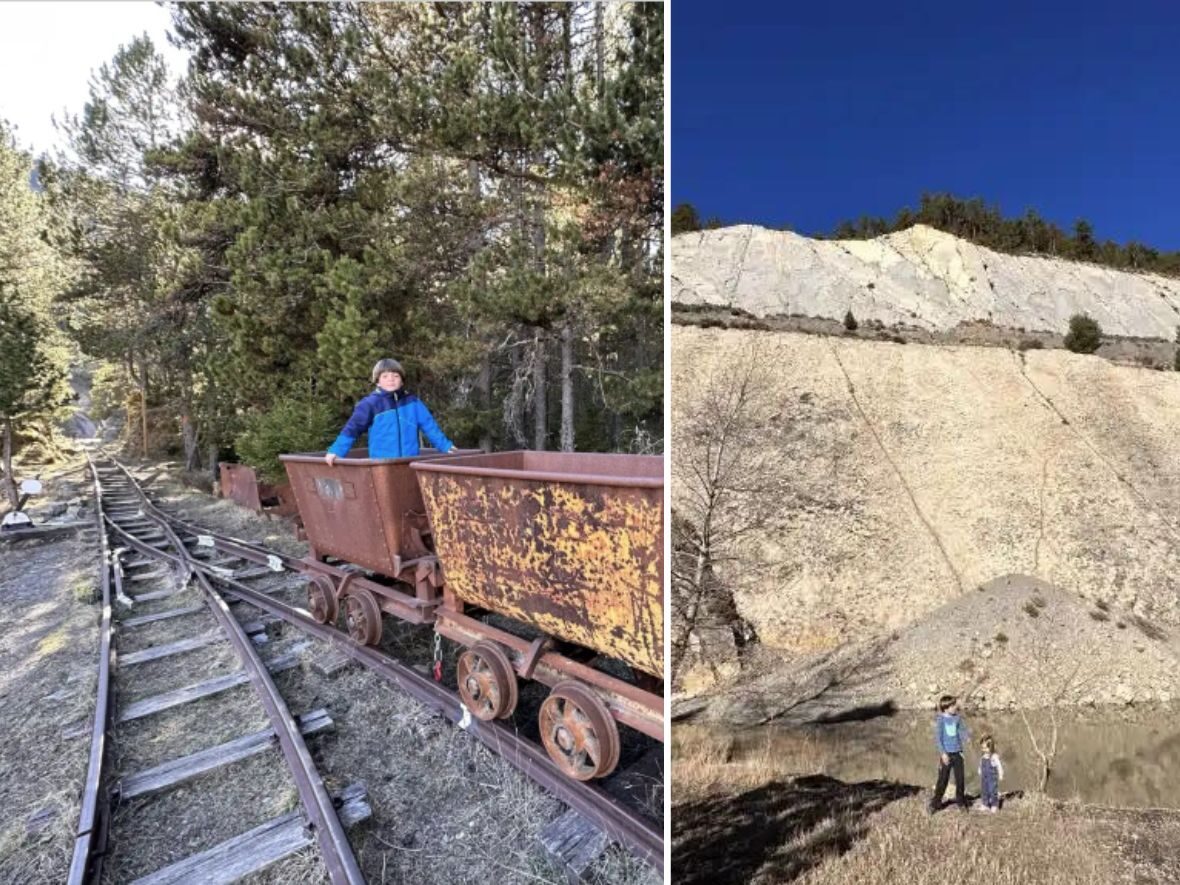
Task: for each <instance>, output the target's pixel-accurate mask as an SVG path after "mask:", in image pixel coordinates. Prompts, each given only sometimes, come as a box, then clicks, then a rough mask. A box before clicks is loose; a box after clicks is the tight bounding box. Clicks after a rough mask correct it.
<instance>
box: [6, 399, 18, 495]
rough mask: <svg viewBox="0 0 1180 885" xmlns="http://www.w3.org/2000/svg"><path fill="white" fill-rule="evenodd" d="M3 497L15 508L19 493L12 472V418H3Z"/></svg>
mask: <svg viewBox="0 0 1180 885" xmlns="http://www.w3.org/2000/svg"><path fill="white" fill-rule="evenodd" d="M3 486H4V497H5V498H7V499H8V506H9V508H10V509H12V510H15V509H16V505H17V504H18V503H19V501H20V493H19V491H18V490H17V487H16V476H14V475H13V472H12V419H11V418H5V419H4V476H3Z"/></svg>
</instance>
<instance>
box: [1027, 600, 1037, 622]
mask: <svg viewBox="0 0 1180 885" xmlns="http://www.w3.org/2000/svg"><path fill="white" fill-rule="evenodd" d="M1024 613H1025V614H1026V615H1028V616H1029V617H1030V618H1039V617H1040V616H1041V610H1040V609H1039V608H1037V607H1036V606H1035V605H1033V604H1032V602H1031V601H1029V602H1026V603H1025V604H1024Z"/></svg>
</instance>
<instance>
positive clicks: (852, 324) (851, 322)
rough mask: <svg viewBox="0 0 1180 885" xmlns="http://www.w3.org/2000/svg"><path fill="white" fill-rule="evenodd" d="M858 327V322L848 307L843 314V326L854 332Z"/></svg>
mask: <svg viewBox="0 0 1180 885" xmlns="http://www.w3.org/2000/svg"><path fill="white" fill-rule="evenodd" d="M859 327H860V323H858V322H857V321H856V317H854V316H853V315H852V308H851V307H850V308H848V312H847V313H845V314H844V328H845V329H847V330H848V331H849V332H855V331H856V330H857V329H858V328H859Z"/></svg>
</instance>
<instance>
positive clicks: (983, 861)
mask: <svg viewBox="0 0 1180 885" xmlns="http://www.w3.org/2000/svg"><path fill="white" fill-rule="evenodd" d="M729 755H730V754H729V751H728V748H727V747H726V746H724V742H723V741H716V740H712V741H711V740H709V739H708V738H707V736H706V735H705V734H704V733H703V732H701V731H699V730H696V729H693V728H691V727H689V728H686V729H683V730H678V732H677V735H676V744H675V745H674V746H673V778H674V780H673V782H674V784H675V788H674V794H673V805H672V858H673V860H672V880H673V881H675V882H677V883H682V882H683V883H710V885H713V883H717V885H722V883H735V885H736V883H746V882H752V883H772V882H773V883H781V882H799V883H807V885H837V883H840V885H843V883H861V885H886V883H893V882H901V881H904V882H907V883H917V885H936V883H942V882H947V881H958V880H960V879H962V878H963V877H964V875H966V876H969V877H970V878H971V879H972V880H973V881H974V880H978V881H980V882H989V883H1000V885H1074V883H1081V885H1108V883H1112V882H1131V883H1143V885H1148V883H1151V885H1155V883H1165V882H1177V881H1180V854H1177V852H1176V851H1175V845H1176V841H1177V839H1178V838H1180V813H1178V812H1174V811H1161V810H1131V809H1113V808H1101V807H1095V806H1086V805H1081V804H1077V803H1068V802H1057V801H1053V800H1050V799H1047V798H1045V797H1043V796H1039V795H1032V794H1030V795H1019V796H1010V797H1009V798H1008V799H1007V800H1006V801H1005V805H1004V808H1003V810H1002V811H1001V812H1000V813H998V814H994V815H992V814H983V813H980V812H977V811H972V812H969V813H963V812H960V811H958V810H957V809H955V808H952V807H949V806H948V807H947V808H945V809H944V810H943V811H941V812H939V813H938V814H936V815H934V816H929V815H928V814H927V813H926V808H925V806H926V803H927V802H928V801H929V799H930V791H929V788H928V787H920V786H917V785H912V784H904V783H898V782H895V781H885V780H873V781H860V782H855V783H852V782H845V781H841V780H839V779H837V778H834V777H830V776H828V775H827V774H824V773H822V751H820V750H819V749H818V748H817V747H815V746H809V745H807V744H806V743H801V744H800V746H799V747H798V748H797V749H796V751H795V759H794V761H795V763H796V765H795V767H796V769H797V771H798V772H799V774H798V775H794V776H783V775H782V774H781V771H782V768H783V764H784V759H783V758H782V756H781V755H779V756H776V757H775V758H774V759H773V760H769V759H767V760H763V764H759V760H757V759H756V758H755V759H749V758H747V759H743V760H742V761H741V762H731V761H729V758H728V757H729ZM787 761H789V760H787ZM739 846H740V850H736V849H738V848H739Z"/></svg>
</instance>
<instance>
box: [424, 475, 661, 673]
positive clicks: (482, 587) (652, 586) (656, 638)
mask: <svg viewBox="0 0 1180 885" xmlns="http://www.w3.org/2000/svg"><path fill="white" fill-rule="evenodd" d="M414 470H415V471H416V472H417V473H418V479H419V482H420V483H421V485H422V493H423V497H424V499H425V502H426V509H427V513H428V514H429V516H430V522H431V525H432V527H433V529H434V541H435V547H436V550H437V553H438V556H439V559H440V560H441V561H442V566H443V576H444V579H445V580H446V585H447V588H448V590H450V591H452V592H453V593H454V594H455V596H457V597H458V598H459V599H461V600H463V601H464V602H467V603H471V604H474V605H480V606H483V607H485V608H487V609H490V610H492V611H496V612H499V613H500V614H503V615H505V616H507V617H510V618H514V619H516V620H518V621H522V622H524V623H526V624H531V625H533V626H535V627H537V628H538V629H540V630H543V631H544V632H545V633H547V634H549V635H551V636H555V637H558V638H560V639H564V640H566V641H568V642H574V643H577V644H578V645H582V646H585V647H587V648H591V649H594V650H595V651H598V652H600V653H602V654H605V655H608V656H610V657H613V658H618V659H620V660H622V661H625V662H627V663H628V664H632V665H634V666H635V667H637V668H639V669H640V670H642V671H643V672H646V673H650V674H652V675H655V676H659V677H662V676H663V673H664V647H663V636H664V607H663V585H664V464H663V458H661V457H659V456H654V455H600V454H584V453H558V452H498V453H495V454H491V455H474V456H466V457H462V456H454V457H446V458H440V459H438V460H434V461H429V462H420V463H417V464H415V465H414Z"/></svg>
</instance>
